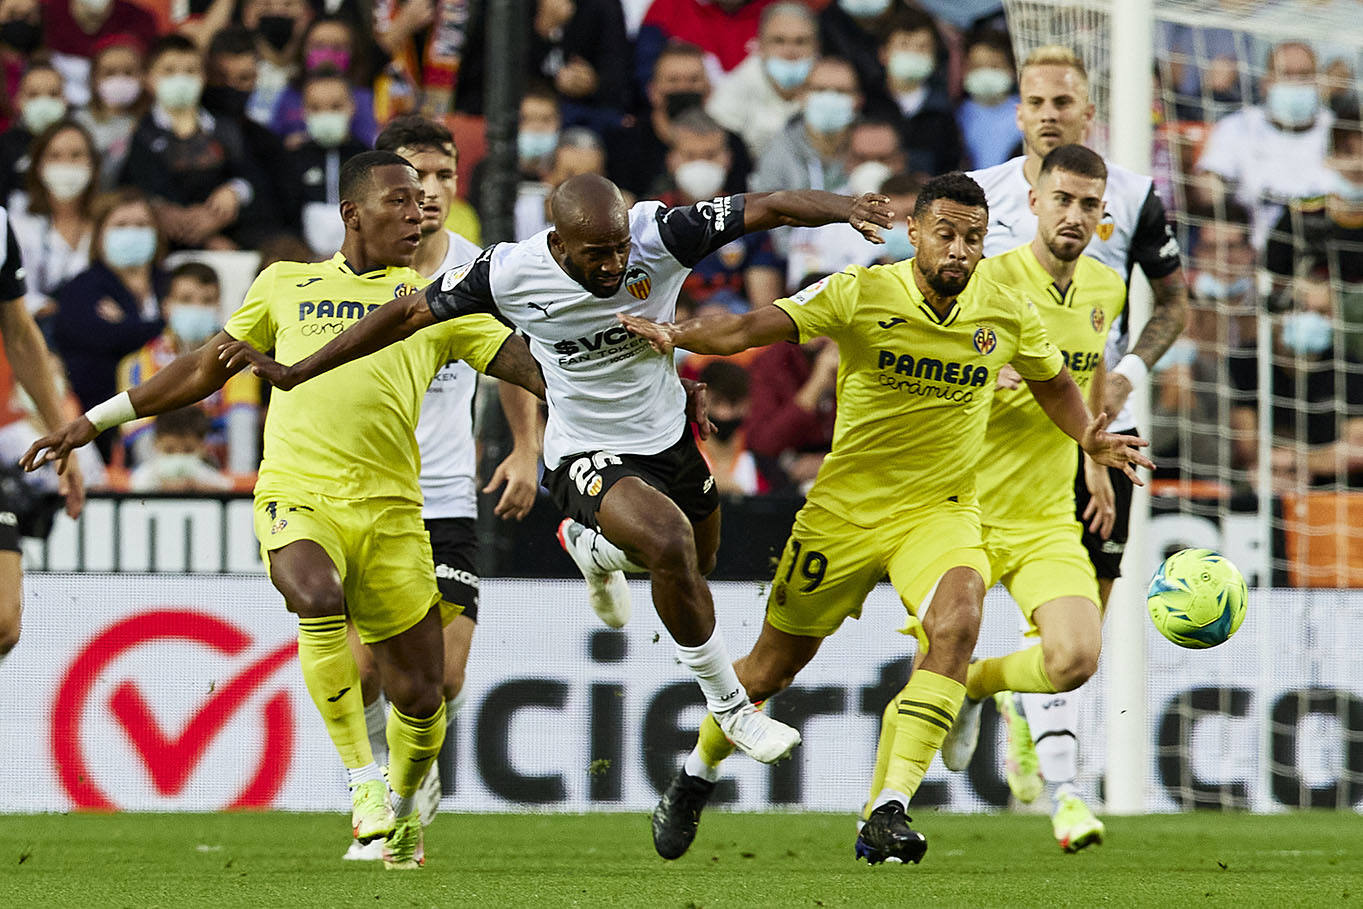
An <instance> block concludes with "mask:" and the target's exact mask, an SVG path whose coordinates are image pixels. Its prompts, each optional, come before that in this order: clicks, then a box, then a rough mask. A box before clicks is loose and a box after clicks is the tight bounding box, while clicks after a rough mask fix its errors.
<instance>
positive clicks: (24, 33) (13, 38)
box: [0, 19, 43, 54]
mask: <svg viewBox="0 0 1363 909" xmlns="http://www.w3.org/2000/svg"><path fill="white" fill-rule="evenodd" d="M42 43H43V27H42V26H41V25H38V24H37V23H34V22H29V21H28V20H27V19H11V20H10V21H8V22H6V23H4V24H3V25H0V44H8V45H9V46H10V47H12V48H14V49H15V50H17V51H18V52H19V53H21V54H27V53H31V52H32V51H33V50H34V49H36V48H37V47H38V46H39V45H40V44H42Z"/></svg>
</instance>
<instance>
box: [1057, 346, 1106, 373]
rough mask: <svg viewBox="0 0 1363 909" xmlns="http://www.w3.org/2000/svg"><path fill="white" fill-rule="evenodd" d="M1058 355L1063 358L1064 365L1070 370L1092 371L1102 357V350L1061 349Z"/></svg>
mask: <svg viewBox="0 0 1363 909" xmlns="http://www.w3.org/2000/svg"><path fill="white" fill-rule="evenodd" d="M1060 355H1061V356H1062V357H1064V358H1065V366H1066V367H1068V368H1069V371H1070V372H1092V371H1093V370H1094V369H1095V368H1097V366H1098V361H1099V360H1101V359H1102V357H1103V354H1102V351H1094V350H1079V351H1069V350H1062V351H1060Z"/></svg>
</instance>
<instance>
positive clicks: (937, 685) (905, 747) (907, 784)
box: [882, 669, 965, 798]
mask: <svg viewBox="0 0 1363 909" xmlns="http://www.w3.org/2000/svg"><path fill="white" fill-rule="evenodd" d="M963 697H965V686H964V685H962V684H961V683H960V682H957V681H956V680H954V679H949V678H947V677H946V676H944V675H938V674H937V673H935V672H928V671H926V670H923V669H916V670H914V673H913V676H912V677H910V679H909V684H907V685H905V686H904V690H903V691H901V692H899V694H898V695H897V696H896V697H895V699H894V705H893V706H894V708H895V710H896V712H897V713H898V714H899V716H898V718H897V719H896V720H895V732H894V745H893V746H892V749H891V753H890V759H889V762H888V766H887V767H886V769H885V783H884V786H883V787H882V788H884V789H893V790H894V791H896V792H902V793H904V794H905V795H907V796H909V797H910V798H912V797H913V794H914V793H915V792H917V791H918V784H919V783H921V782H923V775H924V774H925V773H927V772H928V764H930V763H932V756H933V755H934V754H936V753H937V750H938V749H939V748H941V747H942V739H944V738H946V735H947V730H948V729H950V728H951V724H952V723H954V722H955V721H956V711H958V710H960V708H961V699H962V698H963Z"/></svg>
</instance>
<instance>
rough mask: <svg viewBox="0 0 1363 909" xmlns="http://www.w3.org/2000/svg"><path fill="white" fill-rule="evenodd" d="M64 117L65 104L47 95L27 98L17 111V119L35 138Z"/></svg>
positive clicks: (59, 99)
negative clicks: (21, 121)
mask: <svg viewBox="0 0 1363 909" xmlns="http://www.w3.org/2000/svg"><path fill="white" fill-rule="evenodd" d="M65 116H66V102H65V101H63V100H62V99H61V98H53V97H50V96H48V95H41V96H39V97H37V98H29V99H28V100H27V101H25V102H24V106H23V107H22V108H20V109H19V119H21V120H23V122H24V127H25V128H26V129H27V130H28V131H29V132H31V133H33V135H35V136H36V135H38V133H40V132H42V131H43V130H45V129H47V128H48V127H49V126H51V125H52V124H53V123H56V122H57V121H58V120H60V119H61V118H62V117H65Z"/></svg>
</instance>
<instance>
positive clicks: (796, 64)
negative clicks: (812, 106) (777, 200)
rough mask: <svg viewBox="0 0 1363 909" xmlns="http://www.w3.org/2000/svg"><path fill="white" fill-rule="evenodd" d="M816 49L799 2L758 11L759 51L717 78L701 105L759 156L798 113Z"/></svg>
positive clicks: (810, 22) (814, 32)
mask: <svg viewBox="0 0 1363 909" xmlns="http://www.w3.org/2000/svg"><path fill="white" fill-rule="evenodd" d="M818 54H819V35H818V28H817V25H816V23H815V20H814V14H813V13H812V12H811V11H810V9H809V7H807V6H805V5H804V4H803V3H791V2H786V3H777V4H775V5H772V6H768V7H767V8H766V9H765V10H764V11H763V12H762V20H761V27H760V28H759V29H758V32H757V51H756V52H755V53H753V54H752V55H750V56H749V57H748V58H747V59H746V60H744V61H743V62H742V63H741V64H739V66H738V67H736V68H735V69H734V70H733V71H732V72H730V73H728V74H727V75H725V76H724V77H723V78H721V79H720V80H719V81H718V82H717V83H716V85H715V91H714V93H713V94H712V95H711V96H710V100H709V101H707V102H706V105H705V111H706V113H708V114H709V115H710V116H711V117H714V118H715V121H716V122H718V123H719V125H720V126H722V127H724V128H725V129H727V130H729V131H731V132H734V133H737V134H738V135H739V136H741V137H742V138H743V141H744V143H746V144H747V146H748V151H749V152H750V153H751V154H752V156H753V157H754V158H758V157H760V156H761V155H762V153H763V152H764V151H765V150H766V148H767V146H769V145H770V144H772V142H773V141H774V140H776V138H777V137H778V136H779V135H781V132H782V130H784V129H785V128H786V125H787V124H788V123H789V122H790V119H791V118H792V117H794V116H796V115H797V114H799V113H800V109H801V107H800V104H801V97H802V95H803V93H804V91H805V84H806V82H807V81H808V80H809V76H810V73H811V72H812V71H813V69H814V61H815V59H816V58H817V57H818Z"/></svg>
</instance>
